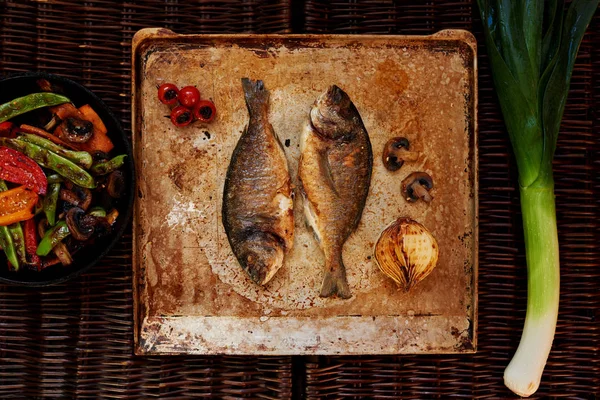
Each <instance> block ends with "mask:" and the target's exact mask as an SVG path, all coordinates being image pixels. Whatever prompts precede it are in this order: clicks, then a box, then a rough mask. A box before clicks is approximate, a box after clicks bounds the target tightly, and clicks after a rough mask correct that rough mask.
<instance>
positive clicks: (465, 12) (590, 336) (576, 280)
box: [0, 0, 600, 399]
mask: <svg viewBox="0 0 600 400" xmlns="http://www.w3.org/2000/svg"><path fill="white" fill-rule="evenodd" d="M598 14H599V13H597V15H596V17H595V18H594V20H593V21H592V24H591V26H590V29H589V31H588V34H587V35H586V37H585V39H584V42H583V44H582V46H581V50H580V54H579V57H578V59H577V65H576V67H575V72H574V74H573V80H572V87H571V93H570V97H569V102H568V105H567V109H566V112H565V118H564V121H563V125H562V131H561V135H560V137H559V146H558V151H557V155H556V162H555V179H556V194H557V209H558V224H559V235H560V240H561V247H560V250H561V262H562V288H561V308H560V315H559V322H558V329H557V334H556V338H555V342H554V348H553V352H552V354H551V356H550V359H549V362H548V365H547V368H546V373H545V376H544V381H543V384H542V386H541V388H540V390H539V391H538V393H537V395H536V398H559V397H565V398H581V399H593V398H598V397H600V250H599V244H598V243H599V242H600V222H599V217H600V207H599V205H600V200H599V197H600V196H599V195H600V173H599V172H600V130H599V128H600V15H598ZM148 26H164V27H167V28H170V29H172V30H174V31H175V32H178V33H236V32H240V33H241V32H271V33H275V32H280V33H283V32H296V33H301V32H309V33H392V34H395V33H398V34H428V33H433V32H436V31H438V30H440V29H444V28H463V29H468V30H471V31H473V32H474V33H475V35H476V36H477V39H478V41H479V54H480V57H479V67H480V68H479V82H480V97H479V99H480V101H479V146H480V147H479V154H480V160H479V163H480V193H479V198H480V278H479V351H478V353H477V354H475V355H464V356H418V357H415V356H397V357H392V356H388V357H379V356H377V357H311V358H302V357H164V358H156V357H150V358H147V357H134V356H133V355H132V341H133V337H132V328H133V326H132V290H131V235H130V234H127V235H125V236H124V238H123V240H122V241H121V243H120V244H119V245H118V246H117V248H116V249H115V250H114V251H112V252H111V254H110V255H109V256H108V257H106V258H105V259H104V260H103V261H102V262H101V263H100V264H99V265H97V266H96V267H95V268H93V269H92V270H91V272H90V273H88V274H85V275H84V276H82V277H80V278H79V279H77V280H75V281H72V282H70V283H67V284H63V285H59V286H56V287H49V288H44V289H24V288H19V287H8V286H0V398H2V399H4V398H11V397H14V398H35V397H48V398H75V397H77V398H142V399H143V398H149V397H165V398H166V397H179V398H185V397H193V396H197V397H223V398H225V397H228V398H290V397H291V396H292V394H294V395H296V397H302V396H306V397H309V398H323V397H326V396H327V397H332V398H339V397H347V398H354V397H360V396H365V397H378V398H403V399H433V398H441V399H446V398H466V399H471V398H478V399H483V398H486V399H487V398H498V399H506V398H511V394H510V392H509V391H508V390H506V389H505V388H504V386H503V384H502V373H503V369H504V367H505V365H506V363H507V362H508V360H509V359H510V357H511V355H512V353H513V352H514V350H515V349H516V346H517V344H518V340H519V335H520V329H521V326H522V323H523V318H524V308H525V299H526V274H525V269H524V248H523V241H522V234H521V222H520V214H519V206H518V205H519V203H518V195H517V191H516V190H515V187H516V184H517V182H516V179H515V177H516V174H515V166H514V160H513V159H512V158H511V155H510V152H509V144H508V141H507V136H506V133H505V131H504V126H503V123H502V119H501V115H500V113H499V107H498V104H497V102H496V99H495V94H494V91H493V87H492V85H491V79H490V76H489V65H488V62H487V57H486V51H485V46H484V45H483V39H482V34H481V27H480V23H479V20H478V16H477V9H476V6H475V4H474V3H472V2H470V1H461V0H454V1H453V0H451V1H440V0H434V1H432V0H429V1H420V0H411V1H367V0H351V1H348V0H346V1H341V0H339V1H333V2H329V1H324V0H318V1H317V0H306V1H300V2H298V1H284V0H281V1H280V0H269V1H258V0H257V1H248V0H245V1H233V0H220V1H201V0H197V1H183V0H162V1H160V0H148V1H126V2H118V1H109V0H105V1H79V0H58V1H53V0H46V1H38V2H28V1H24V0H17V1H8V0H0V73H3V74H4V73H11V72H17V71H27V70H45V71H48V72H53V73H58V74H61V75H65V76H67V77H70V78H74V79H76V80H78V81H80V82H81V83H83V84H85V85H88V86H89V87H90V88H91V89H92V90H94V91H95V92H96V93H98V94H99V95H100V96H101V97H102V98H103V99H104V100H105V101H106V102H107V103H108V104H109V106H111V107H112V108H113V110H114V111H115V113H116V114H117V116H118V117H120V118H121V121H122V123H123V125H124V127H125V128H126V129H127V130H128V131H129V128H130V94H131V93H130V41H131V37H132V36H133V34H134V33H135V32H136V31H137V30H138V29H140V28H142V27H148Z"/></svg>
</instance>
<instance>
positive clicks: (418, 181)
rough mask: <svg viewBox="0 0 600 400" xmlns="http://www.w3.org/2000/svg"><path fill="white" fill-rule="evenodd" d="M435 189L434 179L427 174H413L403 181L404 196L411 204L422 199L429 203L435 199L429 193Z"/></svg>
mask: <svg viewBox="0 0 600 400" xmlns="http://www.w3.org/2000/svg"><path fill="white" fill-rule="evenodd" d="M431 189H433V179H432V178H431V176H429V174H427V173H426V172H413V173H412V174H410V175H408V176H407V177H406V178H404V180H403V181H402V186H401V191H402V196H403V197H404V198H405V199H406V201H409V202H411V203H412V202H415V201H417V200H419V199H422V200H423V201H424V202H426V203H429V202H431V200H433V197H432V196H431V194H430V193H429V191H430V190H431Z"/></svg>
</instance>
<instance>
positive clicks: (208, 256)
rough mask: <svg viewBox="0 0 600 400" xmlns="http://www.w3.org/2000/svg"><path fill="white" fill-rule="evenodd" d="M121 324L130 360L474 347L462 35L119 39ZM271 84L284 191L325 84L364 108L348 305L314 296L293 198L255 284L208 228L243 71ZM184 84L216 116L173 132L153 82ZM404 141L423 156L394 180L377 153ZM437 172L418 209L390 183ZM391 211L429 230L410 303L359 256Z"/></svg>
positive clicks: (309, 244)
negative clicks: (365, 150)
mask: <svg viewBox="0 0 600 400" xmlns="http://www.w3.org/2000/svg"><path fill="white" fill-rule="evenodd" d="M132 57H133V59H132V62H133V67H132V68H133V73H132V79H133V82H132V84H133V107H132V112H133V142H134V152H135V158H136V166H137V168H136V171H137V173H138V179H137V185H138V187H137V200H136V205H135V210H134V213H135V214H134V237H133V240H134V245H133V248H134V254H133V268H134V273H133V276H134V280H133V287H134V318H135V332H134V334H135V352H136V353H138V354H179V353H188V354H397V353H464V352H474V351H475V350H476V344H477V339H476V337H477V335H476V332H477V245H478V235H477V123H476V109H477V57H476V43H475V40H474V38H473V36H472V35H471V34H470V33H468V32H466V31H459V30H446V31H441V32H439V33H437V34H435V35H431V36H362V35H361V36H353V35H343V36H332V35H176V34H174V33H173V32H171V31H168V30H164V29H144V30H142V31H140V32H138V33H137V34H136V35H135V37H134V39H133V53H132ZM242 77H250V78H253V79H262V80H263V81H264V82H265V86H266V87H267V88H268V89H269V90H270V91H271V106H270V121H271V123H272V125H273V127H274V129H275V132H276V133H277V134H278V135H279V137H280V139H281V141H282V142H283V143H285V151H286V155H287V157H288V162H289V164H290V171H291V174H292V179H293V180H294V182H296V170H297V160H298V156H299V136H300V133H301V131H302V125H303V124H304V123H305V121H306V118H307V115H308V110H309V108H310V105H311V104H312V103H313V101H314V100H315V98H316V97H317V96H318V95H319V94H320V93H321V92H323V91H324V90H325V89H326V88H327V87H328V86H329V85H331V84H337V85H338V86H340V87H341V88H342V89H344V90H345V91H346V92H347V93H348V94H349V95H350V97H351V98H352V100H353V101H354V103H355V105H356V106H357V108H358V110H359V111H360V113H361V116H362V119H363V121H364V123H365V126H366V128H367V131H368V132H369V135H370V138H371V142H372V145H373V150H374V167H373V177H372V182H371V189H370V194H369V198H368V200H367V204H366V206H365V210H364V212H363V218H362V220H361V223H360V225H359V228H358V229H357V231H356V232H355V233H354V234H353V236H352V237H351V238H350V239H349V240H348V242H347V243H346V245H345V248H344V259H345V261H346V262H345V263H346V267H347V271H348V280H349V283H350V286H351V289H352V291H353V294H354V296H353V297H352V298H351V299H349V300H341V299H321V298H319V297H318V293H319V287H320V283H321V277H322V264H323V258H322V254H321V252H320V250H319V248H318V246H317V244H316V242H315V241H314V239H313V238H312V236H311V234H310V233H309V232H308V230H307V229H306V226H305V224H304V219H303V216H302V204H301V203H302V200H301V196H298V195H297V196H296V202H295V216H296V235H295V242H294V249H293V250H292V252H291V253H290V255H289V256H288V257H287V259H286V262H285V265H284V266H283V268H282V269H281V270H280V271H279V272H278V273H277V275H276V276H275V278H274V279H273V280H272V281H271V282H270V283H269V284H268V285H267V286H266V287H258V286H256V285H255V284H253V283H252V282H251V281H250V280H249V279H248V278H247V277H246V275H245V273H244V272H243V271H242V270H241V268H240V267H239V266H238V264H237V262H236V261H235V259H234V257H233V254H232V252H231V249H230V248H229V245H228V242H227V238H226V235H225V232H224V229H223V227H222V224H221V215H220V210H221V200H222V190H223V182H224V178H225V173H226V170H227V166H228V164H229V157H230V155H231V152H232V150H233V148H234V146H235V144H236V142H237V140H238V138H239V136H240V134H241V132H242V131H243V129H244V126H245V125H246V123H247V121H248V115H247V111H246V108H245V105H244V100H243V95H242V90H241V85H240V79H241V78H242ZM167 81H168V82H172V83H175V84H176V85H178V86H180V87H181V86H184V85H189V84H192V85H196V86H197V87H198V88H199V89H200V91H201V93H202V95H203V97H205V98H211V99H212V100H213V101H214V102H215V104H216V106H217V108H218V115H217V118H216V120H215V121H213V123H211V124H209V125H202V124H200V123H194V124H192V125H190V126H188V127H185V128H175V127H174V126H173V125H172V124H171V122H170V121H169V119H168V118H165V116H167V115H168V113H169V110H168V108H167V107H166V106H164V105H162V104H161V103H159V102H158V100H157V98H156V87H157V85H159V84H161V83H164V82H167ZM393 136H406V137H408V138H409V139H410V140H411V150H415V151H418V152H419V153H420V154H421V156H420V157H419V160H417V161H416V162H413V163H409V164H405V166H404V167H403V168H402V169H401V170H400V171H398V172H396V173H390V172H388V171H386V170H385V168H384V167H383V165H382V162H381V151H382V148H383V145H384V143H385V142H386V141H387V139H389V138H390V137H393ZM416 170H422V171H426V172H428V173H429V174H430V175H431V176H432V177H433V179H434V182H435V188H434V191H433V192H432V193H433V195H434V197H435V199H434V201H433V202H432V203H431V204H430V205H426V204H424V203H422V202H419V203H416V204H408V203H407V202H406V201H404V199H402V198H401V196H400V194H399V186H400V181H401V180H402V178H403V177H405V176H406V175H408V174H409V173H410V172H412V171H416ZM400 216H408V217H411V218H413V219H415V220H417V221H419V222H421V223H423V224H424V225H425V226H426V227H428V228H429V230H430V231H431V232H432V233H433V234H434V236H436V238H437V240H438V244H439V247H440V259H439V262H438V266H437V267H436V269H435V270H434V271H433V273H432V274H431V275H430V276H429V277H427V278H426V279H425V280H424V281H423V282H421V283H420V284H419V285H418V286H417V287H416V288H415V289H414V290H413V291H411V292H410V293H408V294H407V293H404V292H401V291H398V289H397V288H396V287H395V285H394V284H393V282H392V281H391V280H389V279H388V278H386V277H384V276H383V275H382V274H381V273H380V272H379V270H378V268H377V266H376V265H375V263H374V260H373V258H372V252H373V246H374V243H375V241H376V239H377V237H378V236H379V233H380V232H381V231H382V230H383V229H384V228H385V227H386V226H387V225H388V224H389V223H390V222H392V221H393V220H395V219H396V218H397V217H400Z"/></svg>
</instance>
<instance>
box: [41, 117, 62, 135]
mask: <svg viewBox="0 0 600 400" xmlns="http://www.w3.org/2000/svg"><path fill="white" fill-rule="evenodd" d="M59 124H60V118H58V117H57V116H56V114H52V118H50V121H48V123H46V125H44V130H45V131H46V132H52V130H54V128H56V127H57V126H58V125H59Z"/></svg>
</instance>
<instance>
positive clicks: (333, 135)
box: [298, 85, 373, 299]
mask: <svg viewBox="0 0 600 400" xmlns="http://www.w3.org/2000/svg"><path fill="white" fill-rule="evenodd" d="M301 143H302V145H301V156H300V161H299V167H298V177H299V179H300V182H301V183H302V185H301V187H302V196H303V200H304V214H305V217H306V222H307V224H308V225H309V226H310V227H311V228H312V230H313V232H314V234H315V237H316V239H317V241H318V242H319V245H320V247H321V249H322V250H323V253H324V255H325V271H324V276H323V283H322V285H321V293H320V296H321V297H331V296H333V295H337V296H338V297H340V298H343V299H347V298H350V297H352V293H351V291H350V287H349V285H348V280H347V278H346V268H345V266H344V262H343V259H342V250H343V246H344V243H345V242H346V240H348V238H349V237H350V235H351V234H352V233H353V232H354V231H355V230H356V228H357V227H358V224H359V222H360V219H361V216H362V212H363V209H364V206H365V203H366V201H367V196H368V193H369V186H370V184H371V172H372V170H373V151H372V148H371V141H370V139H369V135H368V133H367V130H366V129H365V126H364V124H363V122H362V119H361V117H360V114H359V112H358V110H357V109H356V107H355V106H354V104H353V103H352V101H351V100H350V97H349V96H348V95H347V94H346V93H345V92H344V91H343V90H342V89H340V88H339V87H337V86H335V85H333V86H331V87H329V89H327V91H326V92H325V93H323V94H322V95H321V96H319V98H318V99H317V100H316V102H315V104H314V105H313V106H312V108H311V111H310V118H309V121H308V122H307V124H306V126H305V129H304V132H303V136H302V141H301Z"/></svg>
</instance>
